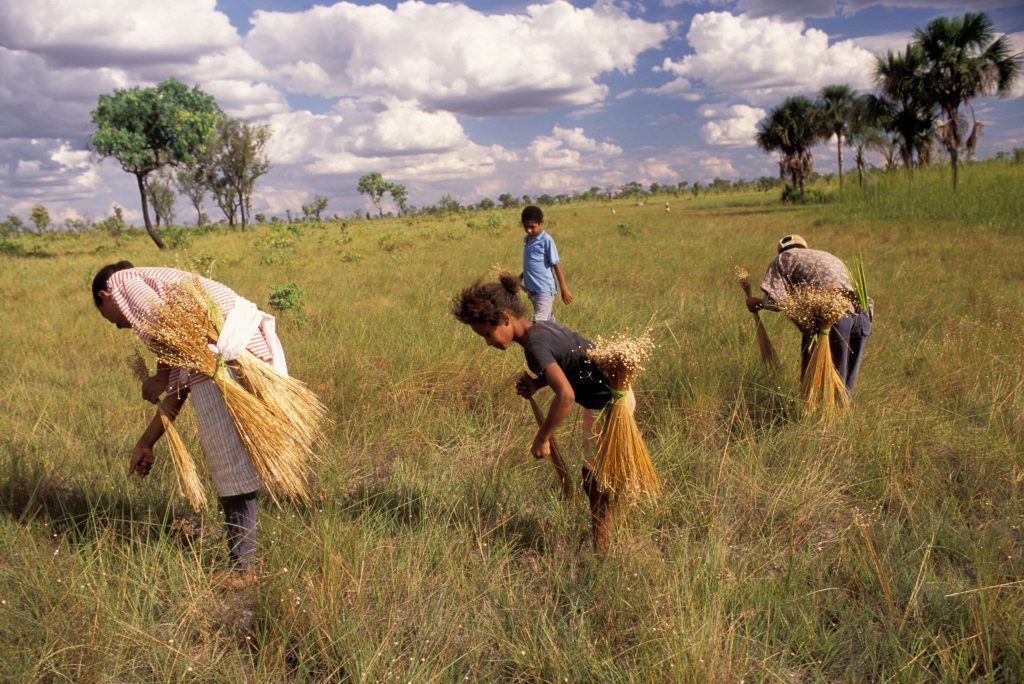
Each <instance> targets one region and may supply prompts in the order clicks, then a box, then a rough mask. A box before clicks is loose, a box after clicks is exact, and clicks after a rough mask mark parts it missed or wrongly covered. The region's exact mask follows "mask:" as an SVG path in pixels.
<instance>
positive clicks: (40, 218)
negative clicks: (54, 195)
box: [29, 204, 50, 233]
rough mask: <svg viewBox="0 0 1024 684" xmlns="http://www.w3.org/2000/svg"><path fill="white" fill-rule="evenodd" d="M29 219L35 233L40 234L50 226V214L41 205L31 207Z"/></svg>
mask: <svg viewBox="0 0 1024 684" xmlns="http://www.w3.org/2000/svg"><path fill="white" fill-rule="evenodd" d="M29 219H30V220H31V221H32V225H34V226H35V227H36V231H37V232H40V233H42V232H43V231H44V230H46V227H47V226H48V225H50V212H48V211H47V210H46V207H44V206H43V205H42V204H36V205H35V206H33V207H32V213H31V214H29Z"/></svg>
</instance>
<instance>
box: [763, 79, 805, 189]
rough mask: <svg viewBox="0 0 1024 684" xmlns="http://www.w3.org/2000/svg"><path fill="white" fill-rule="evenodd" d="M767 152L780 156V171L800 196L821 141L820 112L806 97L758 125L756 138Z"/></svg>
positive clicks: (785, 105)
mask: <svg viewBox="0 0 1024 684" xmlns="http://www.w3.org/2000/svg"><path fill="white" fill-rule="evenodd" d="M754 139H755V141H756V142H757V146H758V147H760V148H761V149H762V150H764V151H765V152H778V153H779V169H780V171H782V170H785V172H786V173H788V174H789V177H790V179H791V180H792V182H793V187H794V188H795V189H797V190H798V191H799V192H800V194H803V192H804V181H806V180H807V178H808V177H809V176H810V175H811V172H812V171H813V170H814V155H812V154H811V147H812V146H813V145H814V144H815V143H816V142H818V140H820V139H821V124H820V123H819V117H818V110H817V108H816V107H815V106H814V103H813V102H811V101H810V100H808V99H807V98H806V97H802V96H794V97H787V98H786V99H785V101H784V102H783V103H782V104H781V105H779V106H778V107H776V108H775V109H773V110H771V111H770V112H769V113H768V116H766V117H765V118H764V119H762V120H761V122H760V123H758V124H757V134H756V135H755V137H754Z"/></svg>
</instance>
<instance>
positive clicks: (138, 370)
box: [131, 350, 206, 511]
mask: <svg viewBox="0 0 1024 684" xmlns="http://www.w3.org/2000/svg"><path fill="white" fill-rule="evenodd" d="M131 367H132V374H133V375H134V376H135V377H136V378H137V379H138V380H140V381H142V380H147V379H148V378H149V367H148V366H147V365H146V360H145V359H143V358H142V355H141V354H139V352H138V351H137V350H136V352H135V356H134V357H133V358H132V360H131ZM157 415H159V416H160V423H161V424H162V425H163V426H164V434H165V435H166V436H167V450H168V451H169V452H170V454H171V462H172V463H173V464H174V474H175V479H176V480H177V481H178V489H179V490H180V491H181V492H182V493H183V494H184V495H185V497H186V498H187V499H188V502H189V504H190V505H191V506H192V510H195V511H199V510H202V509H203V508H205V507H206V493H205V492H204V491H203V483H202V480H200V479H199V472H198V471H197V470H196V463H195V461H194V460H193V459H192V454H190V453H189V451H188V447H186V446H185V441H184V440H183V439H182V438H181V435H180V434H178V430H177V428H175V427H174V421H173V420H171V419H170V417H169V416H168V415H167V413H166V412H165V411H164V410H163V408H162V407H158V408H157Z"/></svg>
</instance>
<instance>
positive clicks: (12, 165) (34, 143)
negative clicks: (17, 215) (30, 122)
mask: <svg viewBox="0 0 1024 684" xmlns="http://www.w3.org/2000/svg"><path fill="white" fill-rule="evenodd" d="M100 182H101V178H100V173H99V170H98V168H97V166H96V164H95V163H94V161H93V159H92V157H91V155H90V153H89V152H86V151H82V150H74V149H72V148H71V147H70V146H69V144H68V142H67V141H66V140H54V139H45V138H35V139H24V138H22V139H8V140H0V206H4V207H11V208H14V209H15V210H18V208H24V207H25V206H29V207H31V205H33V204H35V203H36V202H41V201H46V202H49V201H50V200H52V199H54V198H59V201H60V202H62V203H66V202H71V201H77V200H85V199H90V198H91V197H92V196H93V194H94V193H95V192H96V190H97V188H98V187H99V185H100Z"/></svg>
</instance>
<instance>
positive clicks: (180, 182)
mask: <svg viewBox="0 0 1024 684" xmlns="http://www.w3.org/2000/svg"><path fill="white" fill-rule="evenodd" d="M209 173H210V172H209V154H208V153H206V154H203V155H202V159H200V160H199V161H197V162H196V163H194V164H190V165H188V166H183V167H182V168H180V169H178V173H177V174H176V175H175V179H174V182H175V185H176V186H177V188H178V192H180V193H181V194H182V195H184V196H185V197H188V200H189V202H191V203H192V207H193V208H194V209H195V210H196V225H197V226H201V225H203V224H204V223H206V212H205V211H203V200H205V199H206V193H207V191H208V188H207V187H206V179H207V176H209Z"/></svg>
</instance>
